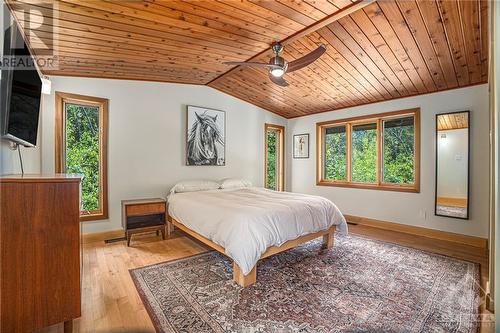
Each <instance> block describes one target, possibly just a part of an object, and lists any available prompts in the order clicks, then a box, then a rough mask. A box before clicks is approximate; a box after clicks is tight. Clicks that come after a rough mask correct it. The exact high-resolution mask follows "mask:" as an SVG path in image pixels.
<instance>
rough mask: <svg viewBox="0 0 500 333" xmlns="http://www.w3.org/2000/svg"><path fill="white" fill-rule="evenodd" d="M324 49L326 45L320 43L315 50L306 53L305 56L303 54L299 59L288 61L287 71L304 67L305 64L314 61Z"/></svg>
mask: <svg viewBox="0 0 500 333" xmlns="http://www.w3.org/2000/svg"><path fill="white" fill-rule="evenodd" d="M325 51H326V46H325V45H324V44H321V45H320V46H319V47H318V48H317V49H316V50H314V51H312V52H310V53H308V54H306V55H305V56H303V57H301V58H299V59H296V60H294V61H290V62H289V63H288V69H287V73H290V72H293V71H296V70H298V69H301V68H304V67H306V66H307V65H309V64H311V63H313V62H314V61H316V59H318V58H319V57H321V55H322V54H323V53H325Z"/></svg>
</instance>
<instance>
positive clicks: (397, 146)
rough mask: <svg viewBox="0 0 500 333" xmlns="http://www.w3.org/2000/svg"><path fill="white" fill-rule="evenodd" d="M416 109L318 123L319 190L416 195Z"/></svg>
mask: <svg viewBox="0 0 500 333" xmlns="http://www.w3.org/2000/svg"><path fill="white" fill-rule="evenodd" d="M419 125H420V110H419V109H412V110H404V111H396V112H388V113H382V114H376V115H370V116H366V117H355V118H349V119H341V120H335V121H329V122H323V123H318V124H317V135H318V142H317V143H318V147H319V148H320V149H318V156H317V166H318V181H317V184H318V185H327V186H343V187H359V188H369V189H382V190H398V191H408V192H419V190H420V188H419V162H420V153H419V141H420V127H419Z"/></svg>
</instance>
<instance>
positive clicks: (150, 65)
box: [9, 0, 489, 118]
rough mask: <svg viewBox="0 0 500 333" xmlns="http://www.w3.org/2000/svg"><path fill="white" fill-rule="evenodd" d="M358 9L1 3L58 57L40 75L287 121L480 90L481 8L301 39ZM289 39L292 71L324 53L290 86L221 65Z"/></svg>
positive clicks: (407, 4)
mask: <svg viewBox="0 0 500 333" xmlns="http://www.w3.org/2000/svg"><path fill="white" fill-rule="evenodd" d="M358 2H359V1H357V0H353V1H352V2H351V1H350V0H275V1H271V0H219V1H214V0H187V1H181V0H156V1H155V0H146V1H121V0H109V1H94V0H89V1H83V0H64V1H54V4H56V5H57V10H56V11H52V8H51V6H49V5H47V3H46V2H43V1H42V2H40V1H38V0H19V1H9V3H10V5H11V7H12V8H13V9H14V11H15V12H16V13H15V16H16V18H17V20H18V22H19V23H20V24H21V25H22V26H25V25H26V22H25V21H24V17H25V16H23V15H20V13H21V10H26V9H31V10H33V9H35V10H36V11H31V13H33V14H32V15H35V16H36V15H39V16H43V17H44V19H43V23H42V26H41V27H40V28H38V29H37V31H36V35H37V36H38V37H40V40H39V41H38V42H37V41H36V40H33V39H32V40H31V46H32V47H37V46H42V45H43V43H45V44H48V45H54V48H56V52H57V54H58V56H59V68H58V69H56V70H54V69H52V68H42V71H43V72H44V74H47V75H71V76H84V77H102V78H123V79H137V80H151V81H165V82H180V83H193V84H208V85H209V86H211V87H213V88H215V89H218V90H221V91H223V92H226V93H228V94H230V95H233V96H235V97H238V98H241V99H243V100H246V101H248V102H250V103H253V104H255V105H258V106H260V107H263V108H265V109H267V110H270V111H272V112H275V113H278V114H280V115H282V116H284V117H287V118H290V117H297V116H302V115H307V114H312V113H317V112H324V111H331V110H335V109H340V108H345V107H349V106H356V105H361V104H367V103H372V102H377V101H383V100H389V99H394V98H400V97H406V96H412V95H417V94H424V93H429V92H435V91H441V90H446V89H453V88H458V87H464V86H468V85H473V84H478V83H482V82H487V80H488V43H489V37H488V11H489V9H488V1H487V0H463V1H462V0H461V1H458V0H415V1H412V0H405V1H390V0H384V1H378V2H374V3H371V4H369V5H367V6H365V7H364V8H362V9H359V10H357V11H355V12H352V13H351V14H350V15H347V16H344V17H342V18H340V19H339V20H337V21H335V22H333V23H330V24H328V25H326V26H323V27H321V28H319V29H318V30H315V31H314V30H313V31H309V30H307V27H310V26H311V25H314V24H316V23H317V22H324V21H325V20H328V18H330V17H332V15H334V14H337V15H339V13H342V12H343V11H344V12H345V11H347V10H348V9H349V8H350V7H352V6H353V3H358ZM52 26H55V27H56V30H53V27H52ZM52 31H55V34H54V35H52V33H51V32H52ZM304 31H306V32H308V34H306V35H304V36H302V35H303V34H304ZM301 32H302V33H301ZM290 36H298V37H300V38H294V39H293V41H291V42H290V43H288V44H287V45H286V46H285V52H284V57H285V58H286V59H287V60H288V61H291V60H294V59H296V58H299V57H301V56H302V55H304V54H306V53H308V52H310V51H311V50H313V49H314V48H316V47H317V46H318V45H319V44H320V43H323V44H325V45H327V52H326V53H325V54H324V55H323V56H322V57H321V58H320V59H319V60H318V61H316V62H315V63H313V64H312V65H310V66H308V67H306V68H304V69H302V70H300V71H296V72H293V73H288V74H286V75H285V78H286V80H287V81H288V82H289V83H290V86H288V87H285V88H282V87H279V86H277V85H274V84H272V83H271V82H270V81H269V79H268V77H267V72H266V70H264V69H254V68H248V67H246V68H243V67H237V68H231V67H230V66H227V65H224V64H222V62H223V61H229V60H237V61H245V60H249V59H252V60H254V61H263V62H267V61H268V59H269V57H270V56H271V52H270V51H266V50H268V49H269V47H270V45H271V44H272V43H273V42H274V41H282V40H287V38H288V37H290ZM54 40H56V41H57V43H53V41H54ZM288 40H290V39H288ZM37 43H39V44H40V45H38V44H37Z"/></svg>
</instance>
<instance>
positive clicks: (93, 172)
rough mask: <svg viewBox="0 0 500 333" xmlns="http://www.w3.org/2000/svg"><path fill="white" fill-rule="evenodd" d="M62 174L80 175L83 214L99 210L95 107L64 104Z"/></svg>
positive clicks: (97, 134) (96, 115)
mask: <svg viewBox="0 0 500 333" xmlns="http://www.w3.org/2000/svg"><path fill="white" fill-rule="evenodd" d="M65 112H66V125H65V126H66V172H67V173H78V174H82V175H83V180H82V205H83V210H85V211H90V212H91V211H96V210H98V209H99V208H100V200H99V191H100V182H101V179H100V172H99V156H100V154H99V107H95V106H87V105H77V104H69V103H66V104H65Z"/></svg>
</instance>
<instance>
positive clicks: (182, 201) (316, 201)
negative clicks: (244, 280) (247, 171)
mask: <svg viewBox="0 0 500 333" xmlns="http://www.w3.org/2000/svg"><path fill="white" fill-rule="evenodd" d="M168 204H169V205H168V212H169V214H170V216H172V217H173V218H174V219H176V220H177V221H179V222H180V223H182V224H184V225H185V226H186V227H188V228H189V229H191V230H194V231H196V232H197V233H199V234H200V235H202V236H204V237H206V238H208V239H210V240H211V241H213V242H214V243H216V244H219V245H220V246H222V247H224V248H225V250H226V255H228V256H229V257H231V258H232V259H233V260H234V261H235V262H236V263H237V264H238V265H239V266H240V268H241V270H242V271H243V274H245V275H247V274H248V273H249V272H250V271H251V270H252V268H253V267H254V266H255V264H256V263H257V261H258V260H259V258H260V256H261V255H262V254H263V253H264V252H265V251H266V249H267V248H268V247H269V246H272V245H275V246H280V245H282V244H283V243H285V242H286V241H289V240H292V239H296V238H298V237H300V236H303V235H306V234H310V233H313V232H318V231H321V230H325V229H328V228H330V227H331V226H332V225H337V226H338V227H337V230H338V231H339V232H340V233H344V234H345V233H347V224H346V222H345V219H344V216H343V215H342V213H341V212H340V211H339V209H338V208H337V207H336V206H335V205H334V204H333V203H332V202H331V201H330V200H328V199H325V198H323V197H318V196H312V195H306V194H297V193H290V192H276V191H271V190H267V189H264V188H257V187H247V188H239V189H226V190H209V191H199V192H189V193H175V194H171V195H170V196H169V199H168Z"/></svg>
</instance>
